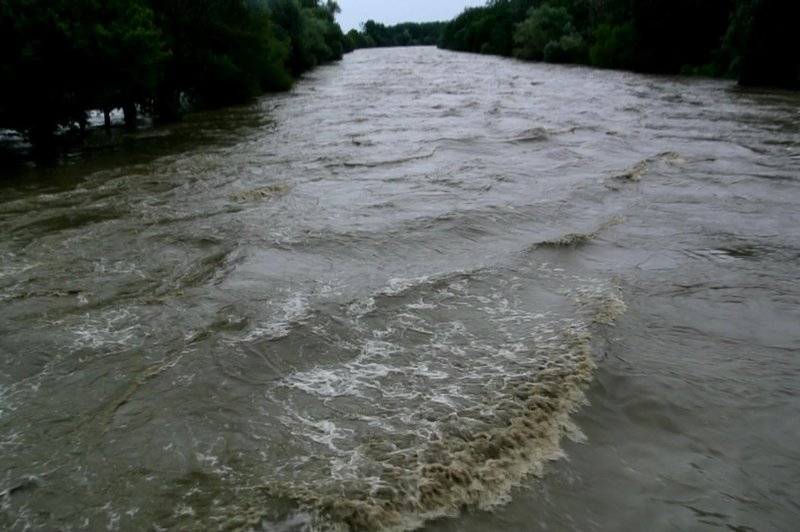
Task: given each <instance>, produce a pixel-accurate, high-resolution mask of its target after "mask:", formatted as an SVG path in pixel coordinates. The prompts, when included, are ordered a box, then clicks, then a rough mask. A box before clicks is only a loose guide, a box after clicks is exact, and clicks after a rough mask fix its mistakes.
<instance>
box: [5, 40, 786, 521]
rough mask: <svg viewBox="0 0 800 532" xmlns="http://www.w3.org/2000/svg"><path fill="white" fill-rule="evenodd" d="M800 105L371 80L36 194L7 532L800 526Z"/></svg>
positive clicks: (640, 82) (180, 135)
mask: <svg viewBox="0 0 800 532" xmlns="http://www.w3.org/2000/svg"><path fill="white" fill-rule="evenodd" d="M798 103H799V102H798V96H797V95H796V94H791V93H782V92H770V91H761V92H752V91H750V92H748V91H742V90H740V89H738V88H736V87H734V86H732V85H731V84H729V83H727V82H719V81H708V80H698V79H687V78H665V77H647V76H640V75H635V74H629V73H620V72H610V71H595V70H591V69H586V68H582V67H562V66H553V65H539V64H529V63H519V62H515V61H511V60H507V59H500V58H494V57H482V56H473V55H461V54H454V53H447V52H442V51H437V50H435V49H429V48H412V49H402V50H370V51H360V52H357V53H355V54H352V55H350V56H348V57H347V58H346V59H345V60H344V61H343V62H342V63H341V64H339V65H336V66H331V67H325V68H321V69H318V70H317V71H315V72H314V73H313V74H311V75H310V76H308V77H307V78H306V79H304V80H303V81H302V82H301V83H299V84H298V86H297V87H296V88H295V89H294V90H293V91H292V92H291V93H289V94H285V95H279V96H269V97H265V98H263V99H261V100H259V101H258V102H256V103H254V104H252V105H250V106H243V107H239V108H232V109H226V110H221V111H215V112H211V113H199V114H196V115H192V116H190V117H188V118H187V120H186V121H184V122H182V123H180V124H176V125H173V126H169V127H153V128H147V129H143V130H142V131H141V132H140V133H138V134H137V137H136V138H134V137H120V142H119V145H118V146H117V147H115V148H114V149H110V150H109V149H103V150H93V149H89V150H87V151H86V152H82V153H80V154H75V155H74V156H71V157H70V158H68V160H66V161H65V162H64V163H63V164H61V165H60V166H57V167H54V168H49V169H36V168H25V169H16V170H14V171H13V175H11V176H8V177H7V178H6V181H5V183H4V184H3V186H2V189H0V190H1V192H0V197H1V198H2V199H1V201H0V224H2V234H3V235H4V237H3V238H2V240H0V257H2V263H0V264H1V265H0V299H2V302H3V306H2V310H0V315H1V316H2V320H0V450H1V451H2V452H0V463H2V469H1V470H0V471H2V472H1V473H0V526H2V527H3V528H5V529H11V530H23V529H25V528H26V527H29V528H34V529H90V530H95V529H102V528H107V529H111V530H115V529H121V530H129V529H151V528H152V529H162V528H176V529H198V528H211V529H237V528H244V529H248V528H255V529H265V530H305V529H321V530H327V529H331V528H338V529H343V530H347V529H350V530H375V529H395V530H396V529H410V528H417V527H424V528H426V529H429V530H447V531H455V530H458V531H473V530H474V531H478V530H490V529H497V528H500V527H503V528H505V529H509V530H545V529H547V530H571V529H577V530H642V529H647V530H674V529H687V530H696V529H711V528H728V529H733V530H790V529H792V525H793V524H794V523H795V522H796V520H797V518H798V517H799V514H800V507H798V505H797V502H796V501H797V500H800V492H798V488H797V486H798V485H800V468H799V467H798V464H800V453H798V451H796V450H795V447H796V445H795V444H794V442H796V441H798V439H800V432H799V431H800V429H798V427H800V425H798V423H797V412H798V407H800V404H799V403H798V399H797V394H796V388H797V383H798V377H800V364H799V363H798V360H797V357H796V355H797V350H798V346H799V345H800V329H798V328H797V326H796V324H797V323H800V311H798V309H799V308H800V305H798V303H800V291H799V290H798V287H797V283H796V280H797V269H796V266H795V265H796V263H797V259H798V258H800V230H798V227H800V215H798V213H797V210H796V208H795V201H794V200H795V196H796V194H797V193H798V180H797V176H798V175H800V172H798V170H800V149H799V148H798V146H800V142H799V141H800V126H799V125H798V124H800V120H798V118H800V116H798V109H800V106H798ZM7 173H8V171H7ZM564 456H568V457H569V460H557V459H559V458H562V457H564Z"/></svg>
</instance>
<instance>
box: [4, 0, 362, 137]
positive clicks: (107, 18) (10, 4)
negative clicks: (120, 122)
mask: <svg viewBox="0 0 800 532" xmlns="http://www.w3.org/2000/svg"><path fill="white" fill-rule="evenodd" d="M338 11H339V6H338V4H337V3H336V2H335V1H333V0H327V1H326V2H324V3H323V2H320V1H318V0H191V1H190V0H0V75H2V79H3V80H4V82H3V83H2V84H0V128H7V129H13V130H16V131H19V132H21V133H23V134H24V135H25V136H26V137H27V138H28V139H29V140H30V141H31V142H32V143H33V144H34V145H35V146H37V147H41V148H44V147H50V146H52V145H53V144H54V141H55V137H56V132H57V131H65V130H69V129H72V128H75V129H77V128H82V127H83V126H84V125H85V124H86V113H87V111H88V110H91V109H100V110H103V111H104V112H105V113H106V117H108V113H109V112H110V111H111V109H114V108H121V109H123V110H124V114H125V121H126V123H127V124H128V125H129V126H134V125H135V124H136V115H137V112H138V111H140V110H144V111H148V112H151V113H153V114H154V115H156V116H159V117H165V118H169V117H174V116H176V115H177V114H178V113H179V111H180V108H181V106H182V105H183V104H185V103H187V102H188V103H190V104H191V105H193V106H215V105H226V104H230V103H235V102H241V101H245V100H247V99H248V98H250V97H252V96H254V95H256V94H259V93H261V92H263V91H272V90H284V89H287V88H288V87H290V86H291V83H292V80H293V77H296V76H298V75H300V74H301V73H303V72H304V71H306V70H307V69H309V68H312V67H314V66H316V65H319V64H322V63H326V62H329V61H335V60H337V59H340V58H341V57H342V54H343V52H344V51H345V50H348V49H350V48H351V46H350V44H349V43H350V41H349V40H348V39H347V38H346V37H345V36H344V35H343V34H342V31H341V28H339V25H338V24H336V21H335V15H336V13H337V12H338Z"/></svg>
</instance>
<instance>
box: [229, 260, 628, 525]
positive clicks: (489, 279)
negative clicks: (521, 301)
mask: <svg viewBox="0 0 800 532" xmlns="http://www.w3.org/2000/svg"><path fill="white" fill-rule="evenodd" d="M495 279H496V277H495V276H494V275H484V274H483V273H481V272H478V273H474V274H471V275H469V276H467V277H464V276H463V275H456V276H455V278H450V277H449V276H442V278H441V279H439V280H432V279H419V280H416V281H408V282H398V283H394V284H395V286H397V287H398V290H396V291H393V293H394V295H385V296H383V297H386V298H387V299H384V300H379V301H378V309H377V312H381V313H382V314H387V313H388V314H389V315H390V316H389V317H390V318H391V319H388V320H387V319H385V318H386V316H383V317H382V319H381V323H384V324H390V325H388V326H387V327H386V328H385V329H382V330H365V331H364V335H365V336H364V337H363V340H362V343H361V346H360V348H359V349H358V352H357V355H356V356H355V358H353V359H351V360H350V361H348V362H344V363H335V362H334V363H331V364H324V365H320V366H316V367H313V368H310V369H307V370H304V371H297V372H294V373H292V374H290V375H287V376H285V377H284V379H283V380H282V383H281V387H282V389H283V390H284V391H283V392H281V393H280V397H283V398H285V396H286V393H292V394H301V395H300V396H301V397H305V398H307V399H304V402H299V401H298V400H294V401H290V402H287V401H285V400H281V402H280V404H281V405H282V414H281V416H280V423H281V425H282V426H283V427H285V428H286V429H288V430H290V432H291V434H292V435H293V439H294V440H295V441H304V442H308V445H310V446H311V447H305V446H304V448H306V449H307V450H308V452H311V453H312V454H313V455H314V457H313V458H311V459H310V461H307V460H304V461H302V462H298V463H297V464H295V468H294V470H293V471H292V472H291V474H289V475H288V477H287V478H273V479H270V480H267V481H266V482H263V483H248V484H247V485H240V486H239V487H238V488H236V493H237V497H236V499H237V500H236V508H235V514H234V515H232V514H231V513H229V512H230V511H231V510H234V509H232V508H228V509H227V511H226V514H227V515H224V516H222V515H218V516H215V517H214V519H215V520H217V519H219V522H220V523H222V522H224V521H226V520H227V521H228V522H227V523H226V524H224V525H223V528H233V529H243V530H244V529H249V528H250V527H254V526H258V525H261V526H264V523H270V524H272V525H274V527H275V528H279V527H280V526H283V525H286V524H287V523H289V522H291V523H293V524H294V525H296V526H304V527H306V528H307V529H310V530H351V531H358V530H411V529H415V528H418V527H420V526H422V525H423V524H424V523H425V522H427V521H430V520H433V519H437V518H443V517H454V516H457V515H459V514H460V513H461V511H462V510H464V509H465V508H468V509H483V510H488V509H492V508H494V507H496V506H498V505H501V504H504V503H505V502H507V501H508V499H509V496H510V492H511V490H512V489H513V488H514V487H515V486H519V485H520V484H521V483H522V482H523V481H524V479H525V478H527V477H528V476H530V475H532V474H534V475H535V474H541V473H542V472H543V468H544V465H545V464H546V463H547V462H548V461H551V460H554V459H558V458H561V457H562V456H563V451H562V448H561V444H560V442H561V440H562V438H564V437H569V438H571V439H575V440H582V439H583V435H582V433H581V432H580V430H579V429H578V428H577V427H576V426H575V425H574V423H573V422H572V420H571V415H572V413H573V412H574V411H575V410H576V409H577V408H579V407H580V406H581V405H583V404H585V402H586V398H585V395H584V390H585V388H586V386H587V385H588V383H589V382H590V381H591V379H592V374H593V370H594V368H595V362H594V356H593V351H592V334H591V331H592V327H593V325H592V324H605V325H613V323H614V321H615V320H616V319H617V318H618V317H619V316H620V315H621V313H622V312H624V310H625V304H624V301H623V300H622V296H621V292H620V291H619V290H618V289H616V288H613V287H612V288H608V287H607V286H606V285H605V284H604V283H598V282H595V281H587V282H586V283H584V284H583V285H580V286H577V287H575V288H574V289H569V291H568V299H571V300H573V302H574V304H575V305H576V308H578V309H579V311H580V316H578V317H575V316H573V317H559V316H558V315H555V314H552V313H550V312H549V311H539V310H536V309H526V308H524V307H519V306H517V305H515V303H513V302H511V301H509V300H507V299H506V296H508V295H510V293H501V292H498V291H496V290H493V289H492V291H490V292H485V291H484V289H485V288H487V287H490V286H491V284H492V283H493V282H494V280H495ZM564 280H566V279H564ZM434 285H436V288H434ZM401 287H402V288H401ZM515 290H516V289H515V288H513V287H512V288H511V291H510V292H514V291H515ZM445 292H446V293H445ZM421 298H423V299H424V300H425V301H426V302H427V303H428V305H419V304H418V302H419V301H420V299H421ZM461 303H463V304H464V305H467V304H468V305H469V307H470V308H473V309H476V308H478V309H480V312H479V313H478V315H475V316H474V317H473V320H471V321H468V322H464V321H463V319H461V318H459V319H452V318H453V317H454V316H463V314H462V313H461V311H463V310H464V309H463V307H462V308H460V309H459V311H457V312H456V314H455V315H454V316H449V315H448V312H449V308H448V306H446V305H450V306H456V307H458V306H459V305H460V304H461ZM479 304H480V305H482V307H479V306H477V305H479ZM484 326H488V327H490V328H491V329H492V330H497V331H500V333H501V335H503V334H504V335H505V337H506V341H504V342H501V343H500V344H497V343H487V342H488V340H487V339H486V338H485V337H484V335H483V333H482V327H484ZM412 334H413V335H414V336H413V337H411V335H412ZM293 397H296V398H297V397H298V396H297V395H293ZM309 400H312V403H307V401H309ZM304 403H306V406H305V407H302V406H301V405H303V404H304ZM310 404H317V405H318V406H316V407H310V406H309V405H310ZM312 449H313V450H312ZM289 469H292V468H291V467H290V468H289ZM276 500H279V501H290V502H291V504H290V507H291V510H290V511H289V512H283V513H281V512H278V513H277V515H276V513H275V511H274V508H275V501H276ZM281 504H282V505H283V506H285V504H283V503H281ZM270 509H273V510H270ZM220 510H222V509H220ZM267 519H269V520H267ZM273 520H275V521H273Z"/></svg>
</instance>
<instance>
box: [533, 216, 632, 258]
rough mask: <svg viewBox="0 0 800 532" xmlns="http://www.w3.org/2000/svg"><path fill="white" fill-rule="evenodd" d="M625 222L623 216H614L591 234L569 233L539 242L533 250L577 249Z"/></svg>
mask: <svg viewBox="0 0 800 532" xmlns="http://www.w3.org/2000/svg"><path fill="white" fill-rule="evenodd" d="M624 222H625V218H624V217H623V216H614V217H613V218H611V219H609V220H607V221H605V222H603V223H602V224H600V226H599V227H598V228H597V229H595V230H594V231H592V232H589V233H567V234H565V235H563V236H560V237H557V238H553V239H550V240H544V241H542V242H539V243H537V244H535V245H534V246H533V249H534V250H535V249H538V248H569V247H577V246H580V245H583V244H587V243H589V242H591V241H593V240H594V239H596V238H597V237H598V236H599V235H600V233H601V232H603V231H604V230H605V229H608V228H609V227H613V226H615V225H620V224H622V223H624Z"/></svg>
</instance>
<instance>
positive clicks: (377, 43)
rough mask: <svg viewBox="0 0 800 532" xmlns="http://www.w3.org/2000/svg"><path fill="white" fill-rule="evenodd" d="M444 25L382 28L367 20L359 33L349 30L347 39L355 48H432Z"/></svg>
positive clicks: (429, 24)
mask: <svg viewBox="0 0 800 532" xmlns="http://www.w3.org/2000/svg"><path fill="white" fill-rule="evenodd" d="M446 25H447V23H446V22H404V23H402V24H396V25H394V26H384V25H383V24H381V23H379V22H375V21H374V20H368V21H367V22H365V23H364V24H363V25H362V29H361V31H358V30H350V31H349V32H348V33H347V37H348V38H349V39H350V42H351V43H352V45H353V46H354V47H355V48H376V47H379V48H382V47H387V46H434V45H437V44H439V40H440V38H441V36H442V31H443V30H444V27H445V26H446Z"/></svg>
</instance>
